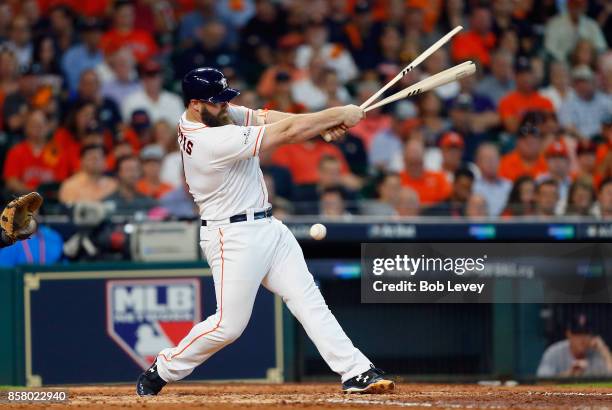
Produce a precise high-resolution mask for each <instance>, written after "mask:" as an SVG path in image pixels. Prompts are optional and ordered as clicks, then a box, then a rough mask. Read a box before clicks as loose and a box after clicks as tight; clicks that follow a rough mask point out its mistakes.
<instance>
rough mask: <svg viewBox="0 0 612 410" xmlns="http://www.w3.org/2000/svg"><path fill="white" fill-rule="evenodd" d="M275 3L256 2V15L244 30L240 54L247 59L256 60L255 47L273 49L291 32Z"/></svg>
mask: <svg viewBox="0 0 612 410" xmlns="http://www.w3.org/2000/svg"><path fill="white" fill-rule="evenodd" d="M284 17H285V16H283V15H282V14H281V13H280V12H279V10H278V9H277V7H276V5H275V4H274V2H271V1H269V0H258V1H256V2H255V15H254V16H253V17H252V18H251V19H250V20H249V21H248V22H247V23H246V24H245V26H244V27H243V28H242V33H241V38H240V42H241V44H240V53H241V54H242V55H244V56H245V57H246V58H247V59H252V58H254V57H255V56H254V52H255V47H256V46H259V45H265V46H266V47H273V46H274V45H276V42H277V41H278V39H279V38H281V37H282V36H283V35H284V34H286V33H287V32H288V31H289V30H287V22H286V19H285V18H284Z"/></svg>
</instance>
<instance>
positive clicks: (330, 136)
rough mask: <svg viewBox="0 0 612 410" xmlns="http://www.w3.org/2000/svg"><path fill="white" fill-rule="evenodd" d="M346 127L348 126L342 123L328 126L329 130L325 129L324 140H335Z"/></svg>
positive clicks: (341, 135)
mask: <svg viewBox="0 0 612 410" xmlns="http://www.w3.org/2000/svg"><path fill="white" fill-rule="evenodd" d="M347 129H348V128H347V127H346V126H345V125H344V124H342V125H339V126H337V127H334V128H330V129H329V130H327V131H325V133H324V134H323V138H325V141H327V142H332V141H337V140H339V139H341V138H342V137H343V136H344V134H345V133H346V130H347Z"/></svg>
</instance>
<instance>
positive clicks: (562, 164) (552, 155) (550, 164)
mask: <svg viewBox="0 0 612 410" xmlns="http://www.w3.org/2000/svg"><path fill="white" fill-rule="evenodd" d="M545 157H546V164H547V168H548V171H547V172H545V173H543V174H540V175H539V176H538V178H537V181H544V180H548V179H551V180H553V181H555V182H556V183H557V189H558V193H559V202H558V204H557V211H556V213H557V214H563V213H564V210H565V206H566V203H567V198H568V194H569V189H570V185H571V184H572V178H571V177H570V159H569V152H568V151H567V147H566V146H565V143H564V142H563V140H559V141H554V142H553V143H552V144H550V145H549V146H548V147H547V148H546V151H545Z"/></svg>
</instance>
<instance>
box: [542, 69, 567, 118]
mask: <svg viewBox="0 0 612 410" xmlns="http://www.w3.org/2000/svg"><path fill="white" fill-rule="evenodd" d="M548 80H549V83H550V84H549V85H548V87H546V88H543V89H541V90H540V94H541V95H542V96H543V97H545V98H548V99H549V100H550V102H552V104H553V106H554V107H555V111H556V112H557V113H559V109H560V108H561V105H562V104H563V103H564V102H566V101H568V100H569V99H570V98H572V97H573V96H574V90H573V89H572V86H571V81H570V76H569V71H568V68H567V64H566V63H564V62H563V61H553V62H551V63H550V67H549V70H548Z"/></svg>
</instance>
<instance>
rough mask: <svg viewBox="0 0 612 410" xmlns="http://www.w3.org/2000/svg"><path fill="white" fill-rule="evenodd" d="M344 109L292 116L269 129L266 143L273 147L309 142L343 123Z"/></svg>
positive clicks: (337, 108) (329, 109) (335, 108)
mask: <svg viewBox="0 0 612 410" xmlns="http://www.w3.org/2000/svg"><path fill="white" fill-rule="evenodd" d="M343 120H344V113H343V109H342V107H333V108H328V109H326V110H323V111H319V112H316V113H312V114H297V115H292V116H290V117H288V118H285V119H284V120H281V121H278V122H276V123H274V124H271V125H269V126H268V127H267V129H266V133H267V134H268V135H266V138H265V139H264V143H266V141H267V142H268V143H269V144H273V145H282V144H293V143H296V142H302V141H306V140H309V139H311V138H313V137H315V136H317V135H319V134H321V133H322V132H323V131H325V130H327V129H329V128H332V127H335V126H337V125H340V124H342V123H343Z"/></svg>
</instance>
